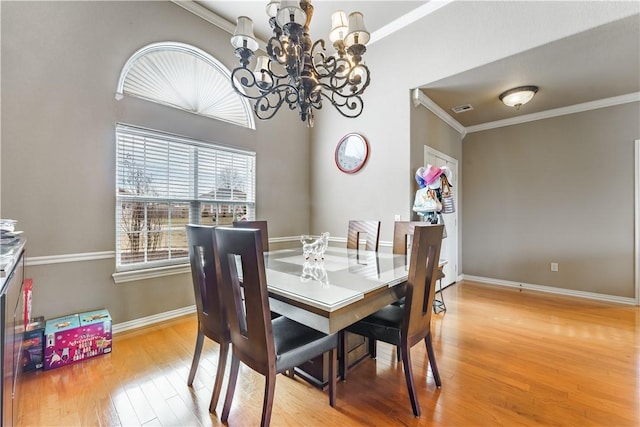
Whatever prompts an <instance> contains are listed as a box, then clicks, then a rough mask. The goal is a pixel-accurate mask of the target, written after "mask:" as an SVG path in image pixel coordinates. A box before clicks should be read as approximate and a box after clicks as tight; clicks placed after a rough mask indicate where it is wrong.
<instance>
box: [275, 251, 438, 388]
mask: <svg viewBox="0 0 640 427" xmlns="http://www.w3.org/2000/svg"><path fill="white" fill-rule="evenodd" d="M408 252H409V253H410V251H408ZM409 258H410V256H409V255H405V254H396V253H392V252H391V251H389V252H385V251H377V252H376V251H367V250H363V249H347V248H344V247H338V246H328V247H327V248H326V250H325V252H324V254H323V255H322V256H319V257H318V258H317V259H314V257H313V256H311V257H309V258H306V257H305V256H304V255H303V251H302V247H298V248H292V249H280V250H272V251H267V252H264V261H265V274H266V279H267V288H268V290H269V306H270V309H271V311H272V312H275V313H278V314H280V315H283V316H286V317H288V318H290V319H292V320H295V321H297V322H299V323H302V324H304V325H307V326H309V327H311V328H314V329H317V330H318V331H321V332H324V333H326V334H332V333H336V332H339V331H341V330H343V329H344V328H346V327H347V326H349V325H351V324H353V323H355V322H357V321H358V320H360V319H363V318H365V317H367V316H368V315H370V314H372V313H374V312H376V311H378V310H380V309H381V308H383V307H385V306H386V305H388V304H391V303H393V302H394V301H397V300H398V299H400V298H402V297H403V296H404V294H405V290H406V282H407V278H408V273H409V261H410V260H409ZM445 264H446V261H445V260H442V259H441V260H439V268H442V266H444V265H445ZM348 338H350V339H349V348H348V349H347V352H348V359H347V360H348V361H349V365H353V364H356V363H357V362H359V361H360V360H362V359H363V358H364V357H365V356H366V354H368V345H367V343H368V341H367V340H366V339H365V338H364V337H348ZM320 359H321V358H320ZM320 359H319V360H315V361H311V362H309V363H307V364H305V365H304V366H300V367H298V368H296V372H297V373H298V374H301V376H303V377H304V378H305V379H307V380H308V381H310V382H311V383H312V384H314V385H316V386H318V387H323V386H325V385H326V384H327V378H328V377H327V372H326V367H327V366H326V365H327V361H326V360H325V361H322V360H320Z"/></svg>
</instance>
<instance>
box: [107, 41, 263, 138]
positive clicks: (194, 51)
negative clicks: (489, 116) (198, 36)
mask: <svg viewBox="0 0 640 427" xmlns="http://www.w3.org/2000/svg"><path fill="white" fill-rule="evenodd" d="M124 95H130V96H135V97H137V98H142V99H146V100H148V101H152V102H157V103H159V104H163V105H168V106H170V107H174V108H179V109H181V110H185V111H188V112H190V113H195V114H200V115H202V116H206V117H211V118H214V119H217V120H222V121H225V122H228V123H233V124H236V125H239V126H244V127H247V128H250V129H255V122H254V118H253V113H252V111H251V106H250V105H249V102H248V101H247V100H246V99H245V98H243V97H241V96H240V95H238V94H237V93H236V92H235V91H234V90H233V88H232V86H231V72H230V71H229V70H228V69H227V68H226V67H225V66H224V65H222V63H220V61H218V60H217V59H215V58H214V57H213V56H211V55H209V54H208V53H206V52H205V51H203V50H201V49H198V48H197V47H195V46H191V45H188V44H185V43H178V42H160V43H152V44H150V45H147V46H145V47H143V48H142V49H140V50H138V51H137V52H136V53H134V54H133V55H132V56H131V57H130V58H129V60H128V61H127V63H126V64H125V65H124V67H123V68H122V72H121V73H120V79H119V80H118V88H117V92H116V99H118V100H119V99H122V98H123V96H124Z"/></svg>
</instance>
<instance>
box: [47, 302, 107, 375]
mask: <svg viewBox="0 0 640 427" xmlns="http://www.w3.org/2000/svg"><path fill="white" fill-rule="evenodd" d="M44 334H45V338H46V343H45V352H44V369H45V370H49V369H53V368H58V367H60V366H66V365H71V364H73V363H76V362H80V361H82V360H85V359H88V358H91V357H95V356H99V355H101V354H105V353H110V352H111V315H109V312H108V311H107V310H97V311H89V312H86V313H80V314H73V315H71V316H64V317H58V318H57V319H51V320H47V324H46V327H45V331H44Z"/></svg>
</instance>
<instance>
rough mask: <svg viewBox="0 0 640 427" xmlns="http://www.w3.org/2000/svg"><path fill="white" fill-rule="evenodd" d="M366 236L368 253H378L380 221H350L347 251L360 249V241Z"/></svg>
mask: <svg viewBox="0 0 640 427" xmlns="http://www.w3.org/2000/svg"><path fill="white" fill-rule="evenodd" d="M363 235H364V236H366V241H367V243H366V246H365V250H367V251H376V252H377V251H378V240H379V239H380V221H363V220H350V221H349V228H348V230H347V249H358V248H359V247H360V239H361V238H362V236H363Z"/></svg>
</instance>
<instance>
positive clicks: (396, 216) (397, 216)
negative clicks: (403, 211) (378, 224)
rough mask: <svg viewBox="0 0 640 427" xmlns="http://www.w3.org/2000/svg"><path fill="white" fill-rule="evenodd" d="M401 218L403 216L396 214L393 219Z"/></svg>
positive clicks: (398, 219)
mask: <svg viewBox="0 0 640 427" xmlns="http://www.w3.org/2000/svg"><path fill="white" fill-rule="evenodd" d="M400 218H401V217H400V215H397V214H396V215H395V216H394V218H393V220H394V221H400Z"/></svg>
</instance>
